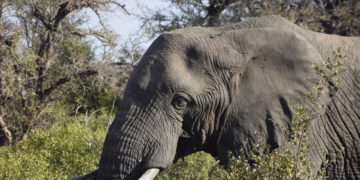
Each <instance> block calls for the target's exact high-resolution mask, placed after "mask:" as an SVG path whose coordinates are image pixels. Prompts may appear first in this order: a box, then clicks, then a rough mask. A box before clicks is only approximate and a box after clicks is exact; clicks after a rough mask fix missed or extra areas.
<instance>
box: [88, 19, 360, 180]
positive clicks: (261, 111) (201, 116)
mask: <svg viewBox="0 0 360 180" xmlns="http://www.w3.org/2000/svg"><path fill="white" fill-rule="evenodd" d="M338 47H341V48H342V54H344V55H345V54H346V55H347V56H348V58H347V59H346V60H343V61H345V62H344V63H345V65H344V67H345V68H346V71H345V72H344V73H343V74H341V75H340V81H341V83H342V86H341V88H340V89H337V88H335V89H334V88H330V87H332V86H333V85H334V83H333V82H328V83H327V86H326V88H325V90H324V91H323V93H322V94H321V97H320V100H321V101H322V102H323V103H324V104H325V105H324V106H323V108H318V109H316V111H317V112H318V114H317V115H316V118H315V119H314V120H313V121H311V122H310V124H309V132H308V133H309V141H310V143H311V144H313V146H312V148H311V149H310V151H309V158H310V159H311V161H312V165H313V172H312V173H317V172H318V171H319V170H320V168H321V165H322V161H323V160H324V158H323V153H324V152H325V153H326V154H327V155H328V156H327V157H329V156H330V155H331V156H336V161H335V162H334V163H332V164H330V165H329V166H328V167H327V169H326V170H327V175H328V176H329V177H330V178H333V179H344V178H347V179H360V171H359V169H360V74H359V70H360V65H359V64H360V62H359V61H360V52H359V51H360V39H359V38H355V37H340V36H335V35H325V34H321V33H315V32H311V31H308V30H304V29H301V28H299V27H297V26H296V25H294V24H292V23H291V22H289V21H287V20H285V19H283V18H281V17H278V16H267V17H261V18H254V19H250V20H247V21H244V22H241V23H239V24H235V25H232V26H226V27H214V28H201V27H194V28H189V29H181V30H176V31H172V32H170V33H165V34H163V35H161V36H160V37H159V38H157V40H155V42H154V43H153V44H152V45H151V47H150V48H149V49H148V50H147V52H146V53H145V55H144V56H143V57H142V59H141V61H140V63H139V64H138V66H137V67H136V69H135V70H134V72H133V73H132V75H131V77H130V79H129V81H128V84H127V88H126V92H125V95H124V99H123V101H122V104H121V106H120V109H119V110H118V113H117V115H116V118H115V120H114V122H113V124H112V125H111V127H110V129H109V132H108V134H107V137H106V140H105V144H104V148H103V152H102V156H101V160H100V164H99V169H98V170H97V171H96V172H95V173H94V174H95V176H97V178H98V179H136V178H139V177H140V176H141V175H142V174H143V173H144V172H145V170H147V169H149V168H160V169H163V168H167V167H169V166H170V165H171V164H172V163H173V162H174V161H176V160H177V159H178V158H180V157H183V156H185V155H188V154H190V153H193V152H196V151H201V150H203V151H206V152H208V153H210V154H212V155H213V156H215V157H216V158H218V159H219V160H220V162H222V163H227V162H228V157H227V155H228V152H232V153H234V154H237V150H239V149H241V148H245V150H248V149H249V148H251V147H252V145H254V144H256V143H268V144H270V145H271V148H272V149H273V148H277V147H279V146H281V145H283V144H284V142H286V141H288V140H289V139H288V136H287V135H286V133H285V132H283V131H282V130H281V128H279V127H282V126H283V127H286V128H288V129H287V132H289V131H290V129H291V120H292V118H293V117H294V115H293V113H294V112H293V111H292V110H291V108H290V104H293V103H301V104H305V105H306V104H308V105H309V102H306V100H305V98H301V97H303V95H304V94H305V93H308V92H310V91H311V89H312V86H313V85H314V84H315V83H316V82H318V81H319V75H317V74H316V72H315V70H314V68H313V67H312V62H313V61H314V62H316V63H318V64H320V62H321V61H323V60H325V59H327V58H328V57H330V58H332V57H333V51H335V50H336V49H337V48H338ZM275 124H277V125H275ZM256 132H258V133H260V135H261V137H262V138H259V137H258V135H255V133H256ZM342 148H344V153H341V152H340V150H341V149H342ZM321 149H323V151H322V150H321Z"/></svg>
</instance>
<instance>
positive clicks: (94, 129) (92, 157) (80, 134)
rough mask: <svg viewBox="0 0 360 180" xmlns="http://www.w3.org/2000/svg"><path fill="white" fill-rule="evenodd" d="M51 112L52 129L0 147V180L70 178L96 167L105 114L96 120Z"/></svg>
mask: <svg viewBox="0 0 360 180" xmlns="http://www.w3.org/2000/svg"><path fill="white" fill-rule="evenodd" d="M53 110H54V112H56V113H52V114H53V116H52V117H49V118H57V123H56V124H55V125H54V126H53V127H52V128H51V129H40V130H34V131H32V132H31V133H30V135H29V137H28V139H27V140H26V141H23V142H19V143H17V144H16V145H13V146H8V147H0V157H2V158H0V179H69V178H71V177H74V176H79V175H83V174H86V173H88V172H89V171H90V170H94V169H96V168H97V163H98V161H99V158H100V153H101V148H102V145H103V141H104V139H105V135H106V125H107V121H108V118H109V114H108V112H107V111H102V112H99V113H98V115H97V116H96V121H95V118H91V117H88V116H85V115H81V116H79V117H77V118H76V119H77V120H74V119H75V118H74V117H73V116H67V115H66V113H65V111H64V110H62V109H61V108H58V109H53ZM93 116H95V115H93ZM112 116H113V115H112ZM111 118H112V117H111ZM85 119H86V122H85V121H83V120H85ZM80 120H81V121H82V122H80Z"/></svg>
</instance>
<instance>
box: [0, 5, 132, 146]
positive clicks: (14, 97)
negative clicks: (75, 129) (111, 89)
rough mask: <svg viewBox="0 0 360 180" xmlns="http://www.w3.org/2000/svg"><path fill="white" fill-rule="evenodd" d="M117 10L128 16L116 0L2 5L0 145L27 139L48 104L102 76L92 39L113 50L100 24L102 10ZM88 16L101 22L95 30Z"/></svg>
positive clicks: (110, 37)
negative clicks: (87, 79)
mask: <svg viewBox="0 0 360 180" xmlns="http://www.w3.org/2000/svg"><path fill="white" fill-rule="evenodd" d="M113 8H117V9H121V10H122V11H123V12H125V13H127V11H126V10H125V5H123V4H120V3H119V2H117V1H114V0H86V1H81V0H68V1H65V0H54V1H53V0H39V1H36V0H16V1H10V0H4V1H1V2H0V125H1V129H2V131H0V145H1V144H11V143H12V142H14V141H18V140H21V139H23V138H25V137H26V134H27V133H28V132H29V131H30V130H32V129H33V128H35V127H37V126H40V125H41V124H42V121H41V118H40V116H41V114H42V112H43V110H44V109H45V108H46V107H47V106H48V105H50V104H52V103H54V102H56V101H57V100H59V99H61V98H62V99H66V98H64V97H65V96H67V95H69V92H71V91H72V90H75V89H76V87H79V86H80V85H81V84H84V82H85V81H86V78H88V77H90V76H94V75H96V74H98V71H97V69H96V68H95V66H94V61H96V58H95V54H94V49H93V48H92V47H91V46H90V45H89V42H88V41H89V38H88V37H93V38H96V39H97V40H98V41H99V42H100V43H101V44H102V45H103V47H104V48H108V49H109V48H110V49H111V48H113V47H114V46H115V43H114V42H115V40H116V38H115V34H114V33H113V32H111V31H110V30H109V29H108V28H107V27H106V26H105V25H104V23H103V22H102V20H101V12H103V11H110V10H112V9H113ZM85 10H86V11H85ZM88 12H92V13H94V14H95V15H96V16H97V17H98V19H99V22H98V23H99V26H98V27H97V28H96V29H94V28H91V29H90V28H89V29H87V28H84V25H85V24H86V23H87V22H88V21H89V19H90V17H89V16H88V15H86V13H88ZM103 58H110V56H106V55H104V56H103ZM66 87H67V88H66ZM70 94H71V93H70ZM59 97H61V98H59ZM43 121H46V119H43Z"/></svg>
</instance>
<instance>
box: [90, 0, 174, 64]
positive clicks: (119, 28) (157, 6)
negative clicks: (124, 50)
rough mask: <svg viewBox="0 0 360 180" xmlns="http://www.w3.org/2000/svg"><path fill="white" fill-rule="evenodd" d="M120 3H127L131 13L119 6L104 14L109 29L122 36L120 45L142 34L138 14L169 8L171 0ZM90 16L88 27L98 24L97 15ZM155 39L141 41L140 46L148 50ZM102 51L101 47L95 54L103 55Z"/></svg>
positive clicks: (134, 0) (125, 2)
mask: <svg viewBox="0 0 360 180" xmlns="http://www.w3.org/2000/svg"><path fill="white" fill-rule="evenodd" d="M120 3H121V4H125V9H126V10H127V11H128V12H129V13H130V15H129V14H127V13H125V12H124V11H120V9H119V8H116V9H114V11H113V12H111V13H103V14H102V21H103V22H105V24H106V25H107V26H108V28H109V29H111V30H113V31H115V33H116V34H118V35H119V36H120V37H119V39H118V40H117V44H118V45H121V44H124V43H128V42H129V38H135V37H139V36H140V35H141V32H140V31H139V27H140V26H141V24H142V22H141V20H140V19H139V18H137V17H136V15H143V14H144V13H146V12H150V11H151V12H155V11H157V10H161V9H164V8H168V7H169V5H170V3H169V0H120ZM90 16H91V17H92V18H91V19H92V20H91V21H90V22H89V24H88V27H92V26H97V25H98V20H97V16H96V15H95V14H94V13H92V14H90ZM90 29H91V28H90ZM153 40H154V39H152V40H147V39H146V41H143V42H142V43H140V47H139V48H141V49H143V50H146V49H147V48H148V47H149V46H150V45H151V43H152V41H153ZM95 43H96V42H95ZM97 43H99V42H97ZM99 45H100V44H99ZM102 52H103V50H101V49H96V50H95V54H96V55H97V56H98V57H101V54H102Z"/></svg>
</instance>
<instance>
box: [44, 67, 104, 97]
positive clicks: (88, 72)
mask: <svg viewBox="0 0 360 180" xmlns="http://www.w3.org/2000/svg"><path fill="white" fill-rule="evenodd" d="M94 74H98V72H97V71H95V70H86V71H81V72H78V73H76V74H73V75H70V76H67V77H63V78H60V79H58V80H57V81H56V83H55V84H54V85H53V86H51V87H49V88H47V89H45V90H44V91H43V93H42V95H43V97H46V96H48V95H49V94H50V93H51V92H52V91H54V90H55V89H56V88H58V87H59V86H60V85H63V84H65V83H67V82H69V81H70V80H71V79H72V78H76V77H79V78H83V77H87V76H90V75H94Z"/></svg>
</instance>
